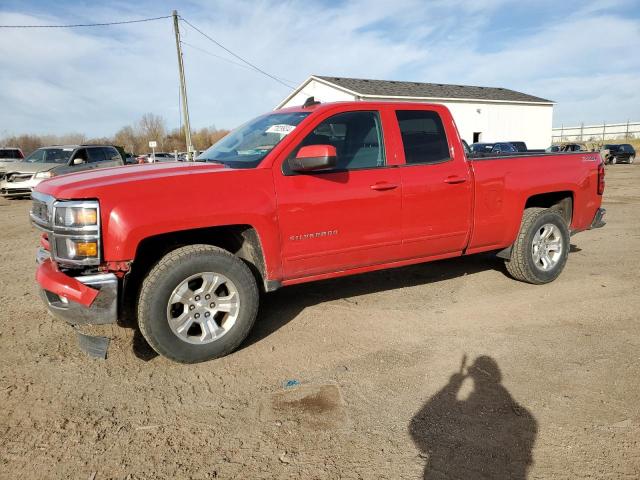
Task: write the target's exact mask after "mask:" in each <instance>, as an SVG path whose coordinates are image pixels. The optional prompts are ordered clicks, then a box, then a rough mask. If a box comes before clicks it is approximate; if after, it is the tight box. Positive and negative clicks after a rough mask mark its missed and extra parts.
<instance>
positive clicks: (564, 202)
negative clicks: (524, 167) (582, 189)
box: [497, 190, 574, 260]
mask: <svg viewBox="0 0 640 480" xmlns="http://www.w3.org/2000/svg"><path fill="white" fill-rule="evenodd" d="M573 207H574V192H573V191H572V190H559V191H554V192H542V193H535V194H531V195H529V196H528V197H527V198H526V200H525V202H524V206H523V208H522V215H523V216H524V212H525V211H526V210H527V209H528V208H549V209H551V210H554V211H556V212H558V213H559V214H560V216H562V218H564V220H565V222H566V223H567V226H568V227H569V229H571V222H572V221H573ZM520 222H522V217H521V219H520ZM519 229H520V224H518V230H519ZM516 235H517V231H516ZM516 238H517V237H516ZM514 241H515V238H514ZM512 248H513V244H512V245H509V246H508V247H506V248H504V249H502V250H500V251H498V252H497V255H498V257H500V258H503V259H505V260H509V259H510V258H511V253H512Z"/></svg>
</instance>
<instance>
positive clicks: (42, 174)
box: [33, 171, 56, 179]
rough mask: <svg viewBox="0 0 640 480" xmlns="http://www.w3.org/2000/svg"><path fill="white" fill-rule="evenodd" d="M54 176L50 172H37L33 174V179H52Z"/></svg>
mask: <svg viewBox="0 0 640 480" xmlns="http://www.w3.org/2000/svg"><path fill="white" fill-rule="evenodd" d="M55 175H56V174H55V173H53V172H52V171H48V172H38V173H36V174H35V176H34V177H33V178H42V179H44V178H51V177H54V176H55Z"/></svg>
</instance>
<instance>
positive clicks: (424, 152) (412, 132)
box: [396, 110, 451, 165]
mask: <svg viewBox="0 0 640 480" xmlns="http://www.w3.org/2000/svg"><path fill="white" fill-rule="evenodd" d="M396 118H397V119H398V125H399V126H400V133H401V135H402V146H403V147H404V159H405V162H406V163H407V165H412V164H425V163H427V164H428V163H441V162H446V161H448V160H451V158H450V156H449V144H448V143H447V136H446V134H445V132H444V125H443V124H442V120H441V119H440V115H438V114H437V113H436V112H433V111H429V110H398V111H397V112H396Z"/></svg>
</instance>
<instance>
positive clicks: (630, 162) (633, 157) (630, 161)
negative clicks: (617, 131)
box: [629, 156, 636, 165]
mask: <svg viewBox="0 0 640 480" xmlns="http://www.w3.org/2000/svg"><path fill="white" fill-rule="evenodd" d="M635 159H636V157H635V156H631V157H629V165H631V164H632V163H633V161H634V160H635Z"/></svg>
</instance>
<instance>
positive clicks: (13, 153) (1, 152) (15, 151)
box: [0, 147, 24, 163]
mask: <svg viewBox="0 0 640 480" xmlns="http://www.w3.org/2000/svg"><path fill="white" fill-rule="evenodd" d="M23 158H24V153H22V150H20V149H19V148H17V147H0V163H1V162H15V161H17V160H21V159H23Z"/></svg>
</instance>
